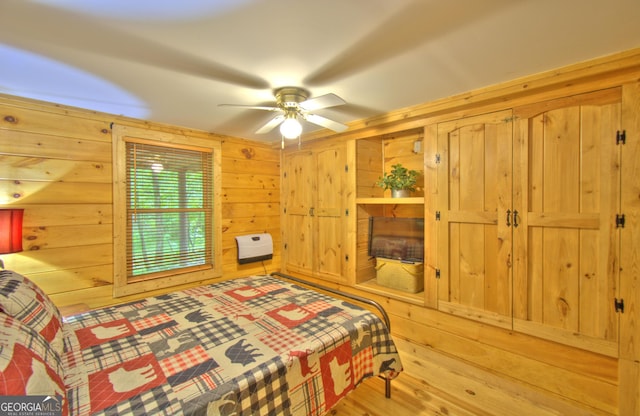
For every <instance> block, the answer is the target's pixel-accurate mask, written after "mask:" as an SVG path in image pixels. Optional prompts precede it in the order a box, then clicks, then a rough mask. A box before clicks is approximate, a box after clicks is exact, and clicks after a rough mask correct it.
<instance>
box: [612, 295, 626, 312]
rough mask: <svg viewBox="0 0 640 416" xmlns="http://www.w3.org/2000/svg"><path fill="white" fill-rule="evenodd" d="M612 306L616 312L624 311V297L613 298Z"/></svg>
mask: <svg viewBox="0 0 640 416" xmlns="http://www.w3.org/2000/svg"><path fill="white" fill-rule="evenodd" d="M613 307H614V308H615V309H616V312H620V313H624V299H618V298H614V299H613Z"/></svg>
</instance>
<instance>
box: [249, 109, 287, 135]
mask: <svg viewBox="0 0 640 416" xmlns="http://www.w3.org/2000/svg"><path fill="white" fill-rule="evenodd" d="M285 118H286V117H285V115H284V114H281V115H279V116H275V117H274V118H272V119H271V120H269V121H268V122H267V124H265V125H264V126H262V127H260V128H259V129H258V130H256V134H265V133H269V132H270V131H271V130H273V129H274V128H275V127H276V126H277V125H278V124H280V123H282V122H283V121H284V119H285Z"/></svg>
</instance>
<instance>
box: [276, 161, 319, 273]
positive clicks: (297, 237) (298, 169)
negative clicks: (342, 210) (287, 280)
mask: <svg viewBox="0 0 640 416" xmlns="http://www.w3.org/2000/svg"><path fill="white" fill-rule="evenodd" d="M283 165H284V168H283V172H284V177H283V184H282V187H283V189H284V193H283V194H284V201H283V205H284V230H285V233H284V235H283V241H284V244H285V250H284V253H283V255H284V269H285V271H287V272H299V273H307V274H311V273H312V272H313V258H314V255H313V253H314V248H313V232H312V218H313V217H312V214H313V203H314V199H315V188H316V183H315V178H316V167H315V158H314V155H313V153H311V152H301V153H293V154H290V155H286V156H285V158H284V164H283Z"/></svg>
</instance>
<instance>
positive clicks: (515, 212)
mask: <svg viewBox="0 0 640 416" xmlns="http://www.w3.org/2000/svg"><path fill="white" fill-rule="evenodd" d="M513 226H514V227H517V226H518V211H517V210H514V211H513Z"/></svg>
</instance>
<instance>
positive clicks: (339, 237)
mask: <svg viewBox="0 0 640 416" xmlns="http://www.w3.org/2000/svg"><path fill="white" fill-rule="evenodd" d="M346 153H347V152H346V146H345V145H344V144H338V145H335V146H331V147H326V148H306V149H303V150H300V151H290V152H285V153H284V155H283V169H282V185H281V186H282V189H283V191H282V192H283V193H282V195H283V199H282V204H281V205H282V210H283V222H284V224H283V227H282V229H283V243H284V252H283V259H284V261H283V266H284V270H285V271H286V272H288V273H301V274H305V275H309V276H314V277H317V278H321V279H324V280H330V281H336V282H344V281H346V279H347V275H348V272H347V262H348V247H347V243H346V241H347V230H348V227H347V218H348V214H349V211H348V198H347V197H348V195H347V181H348V179H347V178H348V174H349V172H348V170H349V168H348V165H347V160H346V159H347V156H346Z"/></svg>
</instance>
